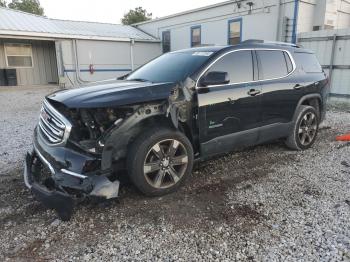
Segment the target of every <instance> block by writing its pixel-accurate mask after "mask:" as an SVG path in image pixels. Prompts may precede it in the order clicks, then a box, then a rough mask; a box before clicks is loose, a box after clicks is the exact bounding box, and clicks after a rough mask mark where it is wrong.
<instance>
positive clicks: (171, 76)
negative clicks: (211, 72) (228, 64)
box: [127, 52, 212, 83]
mask: <svg viewBox="0 0 350 262" xmlns="http://www.w3.org/2000/svg"><path fill="white" fill-rule="evenodd" d="M211 55H212V52H176V53H168V54H164V55H162V56H160V57H158V58H156V59H154V60H152V61H151V62H149V63H148V64H146V65H144V66H142V67H141V68H139V69H137V70H136V71H135V72H133V73H131V74H130V75H129V76H128V78H127V80H133V79H143V80H147V81H151V82H154V83H159V82H178V81H182V80H185V79H186V78H187V77H188V76H190V75H191V74H193V73H194V72H195V71H196V70H198V69H199V67H200V66H201V65H203V64H204V63H205V62H206V61H207V60H208V59H209V58H210V56H211Z"/></svg>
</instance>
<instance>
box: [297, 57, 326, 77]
mask: <svg viewBox="0 0 350 262" xmlns="http://www.w3.org/2000/svg"><path fill="white" fill-rule="evenodd" d="M294 57H295V60H296V62H297V65H298V67H300V68H301V69H302V70H303V71H304V72H306V73H321V72H322V67H321V65H320V63H319V62H318V60H317V58H316V56H315V55H314V54H310V53H295V54H294Z"/></svg>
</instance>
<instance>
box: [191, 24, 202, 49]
mask: <svg viewBox="0 0 350 262" xmlns="http://www.w3.org/2000/svg"><path fill="white" fill-rule="evenodd" d="M199 45H201V27H200V26H195V27H192V28H191V47H195V46H199Z"/></svg>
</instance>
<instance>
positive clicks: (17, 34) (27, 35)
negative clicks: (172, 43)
mask: <svg viewBox="0 0 350 262" xmlns="http://www.w3.org/2000/svg"><path fill="white" fill-rule="evenodd" d="M0 37H1V38H19V39H34V40H51V41H54V40H59V39H69V40H72V39H77V40H95V41H110V42H131V41H135V42H151V43H159V42H160V41H159V40H152V39H149V40H147V39H132V38H117V37H100V36H84V35H66V34H53V33H41V32H27V31H25V32H24V31H13V30H0Z"/></svg>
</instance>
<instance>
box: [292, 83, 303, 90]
mask: <svg viewBox="0 0 350 262" xmlns="http://www.w3.org/2000/svg"><path fill="white" fill-rule="evenodd" d="M302 87H303V86H302V85H299V84H296V85H295V86H294V89H295V90H299V89H300V88H302Z"/></svg>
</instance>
